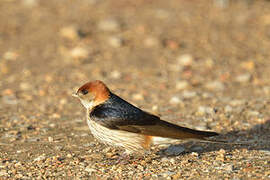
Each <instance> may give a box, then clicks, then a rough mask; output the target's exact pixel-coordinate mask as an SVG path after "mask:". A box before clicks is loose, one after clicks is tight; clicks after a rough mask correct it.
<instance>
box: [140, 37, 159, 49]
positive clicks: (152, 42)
mask: <svg viewBox="0 0 270 180" xmlns="http://www.w3.org/2000/svg"><path fill="white" fill-rule="evenodd" d="M144 45H145V46H146V47H155V46H158V45H159V41H158V39H157V38H154V37H147V38H146V39H145V40H144Z"/></svg>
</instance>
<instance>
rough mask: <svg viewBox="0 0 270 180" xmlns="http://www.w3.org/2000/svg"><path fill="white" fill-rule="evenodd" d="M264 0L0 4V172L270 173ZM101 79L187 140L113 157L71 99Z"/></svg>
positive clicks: (57, 175)
mask: <svg viewBox="0 0 270 180" xmlns="http://www.w3.org/2000/svg"><path fill="white" fill-rule="evenodd" d="M269 77H270V2H269V1H266V0H257V1H252V0H249V1H248V0H206V1H187V0H174V1H162V0H156V1H153V0H149V1H142V0H137V1H133V0H118V1H110V0H106V1H104V0H81V1H73V0H65V1H64V0H57V1H53V0H46V1H42V0H20V1H17V0H1V2H0V78H1V80H0V139H1V140H0V179H32V178H34V179H67V177H69V178H75V179H81V178H82V179H89V178H93V179H142V178H143V179H270V141H269V139H270V120H269V119H270V112H269V109H270V99H269V95H270V79H269ZM95 79H99V80H102V81H104V82H105V83H106V84H107V85H108V86H109V87H110V88H111V90H112V91H113V92H115V93H116V94H118V95H120V96H121V97H123V98H124V99H126V100H128V101H130V102H132V103H133V104H135V105H137V106H138V107H141V108H143V109H144V110H147V111H150V112H152V113H154V114H158V115H160V116H161V117H162V118H163V119H165V120H167V121H170V122H173V123H176V124H179V125H185V126H187V127H191V128H196V129H203V130H212V131H216V132H220V133H221V134H222V135H221V136H220V137H217V139H226V140H228V141H229V142H234V143H237V142H240V141H245V142H247V144H246V145H237V144H218V143H205V142H203V143H202V142H192V141H186V142H183V143H181V144H180V145H179V144H178V145H172V146H170V147H169V148H166V147H153V148H152V149H151V151H150V152H146V153H145V154H141V155H133V156H132V157H131V159H130V160H128V161H123V162H120V163H118V158H119V156H121V154H122V153H123V150H121V149H114V148H111V147H106V146H104V145H103V144H100V143H98V142H97V141H96V140H94V139H93V138H92V135H91V133H90V131H89V130H88V127H87V124H86V121H85V111H84V109H83V107H82V106H81V105H80V103H79V102H78V101H77V100H76V99H74V98H72V97H71V93H72V92H74V91H75V90H76V89H77V88H78V87H79V86H80V85H82V84H83V83H85V82H87V81H90V80H95Z"/></svg>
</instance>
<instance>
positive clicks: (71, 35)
mask: <svg viewBox="0 0 270 180" xmlns="http://www.w3.org/2000/svg"><path fill="white" fill-rule="evenodd" d="M60 35H61V36H62V37H64V38H67V39H70V40H76V39H78V38H79V34H78V30H77V28H75V27H74V26H66V27H63V28H61V29H60Z"/></svg>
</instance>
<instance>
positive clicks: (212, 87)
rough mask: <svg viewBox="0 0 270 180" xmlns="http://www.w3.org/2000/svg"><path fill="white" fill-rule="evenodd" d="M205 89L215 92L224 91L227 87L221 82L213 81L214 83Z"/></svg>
mask: <svg viewBox="0 0 270 180" xmlns="http://www.w3.org/2000/svg"><path fill="white" fill-rule="evenodd" d="M205 87H206V88H207V89H210V90H214V91H222V90H224V88H225V86H224V84H223V83H222V82H220V81H212V82H208V83H207V84H206V85H205Z"/></svg>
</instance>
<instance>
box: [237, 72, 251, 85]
mask: <svg viewBox="0 0 270 180" xmlns="http://www.w3.org/2000/svg"><path fill="white" fill-rule="evenodd" d="M250 79H251V74H249V73H246V74H241V75H239V76H237V77H236V79H235V80H236V81H237V82H240V83H244V82H248V81H250Z"/></svg>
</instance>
